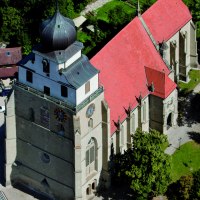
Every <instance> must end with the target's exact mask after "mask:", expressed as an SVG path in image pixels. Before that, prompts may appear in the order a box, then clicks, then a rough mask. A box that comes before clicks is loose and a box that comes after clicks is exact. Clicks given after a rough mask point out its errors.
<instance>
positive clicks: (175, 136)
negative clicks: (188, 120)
mask: <svg viewBox="0 0 200 200" xmlns="http://www.w3.org/2000/svg"><path fill="white" fill-rule="evenodd" d="M191 132H194V133H200V124H199V123H196V124H192V126H191V127H188V126H186V125H185V126H181V127H177V128H170V129H169V130H168V133H167V137H168V141H169V144H170V146H169V147H168V148H167V149H166V150H165V153H167V154H169V155H172V154H173V153H174V152H175V151H176V150H177V149H178V148H179V147H180V146H181V145H183V144H185V143H187V142H189V141H191V140H192V139H191V138H190V135H189V134H188V133H191Z"/></svg>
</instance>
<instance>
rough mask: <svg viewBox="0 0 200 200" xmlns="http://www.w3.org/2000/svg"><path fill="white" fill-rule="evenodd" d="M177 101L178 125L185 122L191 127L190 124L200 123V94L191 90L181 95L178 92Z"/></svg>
mask: <svg viewBox="0 0 200 200" xmlns="http://www.w3.org/2000/svg"><path fill="white" fill-rule="evenodd" d="M178 102H179V103H178V108H179V116H178V125H179V126H183V125H185V124H187V126H188V127H191V126H192V124H195V123H200V103H199V102H200V94H196V93H193V92H191V93H189V94H187V95H183V94H181V93H179V100H178Z"/></svg>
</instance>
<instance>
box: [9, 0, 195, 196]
mask: <svg viewBox="0 0 200 200" xmlns="http://www.w3.org/2000/svg"><path fill="white" fill-rule="evenodd" d="M40 36H41V44H39V45H38V46H37V47H36V48H35V49H33V51H32V52H31V53H30V54H29V55H28V56H27V57H25V58H24V59H23V60H21V61H20V62H19V66H18V67H19V75H18V80H17V81H16V83H15V84H14V91H13V93H12V94H11V96H10V97H9V99H8V101H7V103H6V139H5V148H6V155H5V157H6V162H5V182H6V185H9V184H12V185H13V186H15V187H19V188H25V189H26V190H28V191H34V193H35V194H37V196H38V197H42V198H46V199H56V200H66V199H67V200H68V199H69V200H71V199H76V200H85V199H91V198H93V197H94V195H95V192H96V190H97V189H98V187H109V185H110V178H109V165H108V163H109V157H110V153H111V146H113V147H114V152H115V153H119V152H121V153H123V151H124V150H126V149H127V148H129V147H131V135H132V134H134V132H135V131H136V129H137V128H141V129H142V130H143V131H149V129H150V128H152V129H156V130H159V131H160V132H162V133H167V130H168V128H169V127H175V126H176V125H177V122H176V120H177V116H178V102H177V95H178V94H177V89H176V87H177V85H176V82H177V81H178V80H182V81H189V77H188V72H189V70H190V69H191V68H196V67H197V65H198V62H197V47H196V46H197V44H196V30H195V26H194V24H193V22H192V16H191V14H190V12H189V10H188V8H187V7H186V6H185V5H184V3H183V2H182V0H173V1H169V0H158V1H157V2H156V3H155V4H154V5H153V6H152V7H151V8H149V9H148V10H147V11H146V12H145V13H144V14H142V15H141V14H140V12H139V14H138V16H137V17H135V18H134V19H133V20H132V21H131V22H130V23H129V24H128V25H127V26H126V27H125V28H123V29H122V30H121V31H120V32H119V33H118V34H117V35H116V36H115V37H114V38H113V39H112V40H111V41H110V42H108V43H107V44H106V45H105V46H104V47H103V48H102V49H101V50H100V51H99V52H98V53H97V54H96V55H95V56H94V57H93V58H92V59H91V60H90V61H89V60H88V58H87V56H85V55H83V54H82V52H81V51H82V49H83V44H82V43H80V42H78V41H76V29H75V25H74V23H73V21H72V20H71V19H68V18H66V17H64V16H63V15H61V14H60V12H59V10H58V9H57V10H56V12H55V14H54V15H53V16H52V17H50V18H49V19H47V20H46V21H44V22H42V24H41V26H40Z"/></svg>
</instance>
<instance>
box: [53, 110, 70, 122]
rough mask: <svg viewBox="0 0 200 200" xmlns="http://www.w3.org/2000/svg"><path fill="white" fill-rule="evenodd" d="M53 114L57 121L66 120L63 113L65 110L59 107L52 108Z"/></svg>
mask: <svg viewBox="0 0 200 200" xmlns="http://www.w3.org/2000/svg"><path fill="white" fill-rule="evenodd" d="M54 115H55V117H56V119H57V120H58V121H59V122H64V121H66V120H67V115H66V114H65V112H64V111H63V110H62V109H60V108H56V109H55V110H54Z"/></svg>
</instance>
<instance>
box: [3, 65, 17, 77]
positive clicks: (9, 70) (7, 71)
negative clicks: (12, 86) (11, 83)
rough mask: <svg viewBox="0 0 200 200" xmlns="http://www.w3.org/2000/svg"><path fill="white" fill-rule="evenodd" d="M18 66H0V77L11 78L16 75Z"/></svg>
mask: <svg viewBox="0 0 200 200" xmlns="http://www.w3.org/2000/svg"><path fill="white" fill-rule="evenodd" d="M17 72H18V67H17V66H15V67H3V68H0V78H12V77H15V76H16V73H17Z"/></svg>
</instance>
